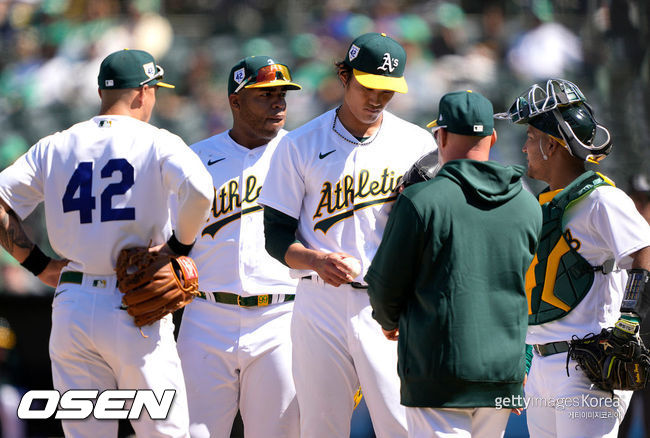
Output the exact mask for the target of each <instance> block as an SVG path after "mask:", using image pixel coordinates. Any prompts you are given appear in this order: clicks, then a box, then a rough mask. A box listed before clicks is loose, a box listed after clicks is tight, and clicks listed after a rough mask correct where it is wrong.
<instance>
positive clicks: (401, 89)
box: [352, 68, 409, 93]
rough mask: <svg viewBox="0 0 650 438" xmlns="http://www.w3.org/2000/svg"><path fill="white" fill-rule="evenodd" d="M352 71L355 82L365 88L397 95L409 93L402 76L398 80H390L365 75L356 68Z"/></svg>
mask: <svg viewBox="0 0 650 438" xmlns="http://www.w3.org/2000/svg"><path fill="white" fill-rule="evenodd" d="M352 71H353V72H354V77H355V78H357V81H359V83H360V84H361V85H363V86H364V87H366V88H372V89H374V90H388V91H395V92H397V93H407V92H408V91H409V87H408V85H407V84H406V79H404V76H402V77H400V78H391V77H389V76H382V75H373V74H370V73H365V72H362V71H360V70H357V69H356V68H355V69H353V70H352Z"/></svg>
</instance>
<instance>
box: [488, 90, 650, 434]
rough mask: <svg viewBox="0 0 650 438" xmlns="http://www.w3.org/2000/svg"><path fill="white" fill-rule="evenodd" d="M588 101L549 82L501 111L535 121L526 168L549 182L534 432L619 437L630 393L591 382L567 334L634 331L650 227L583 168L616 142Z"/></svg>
mask: <svg viewBox="0 0 650 438" xmlns="http://www.w3.org/2000/svg"><path fill="white" fill-rule="evenodd" d="M585 101H586V99H585V97H584V95H583V94H582V92H581V91H580V89H579V88H578V87H577V86H576V85H575V84H573V83H571V82H569V81H565V80H562V79H551V80H549V81H547V83H546V84H545V86H544V85H542V86H539V85H537V84H534V85H533V86H532V87H531V88H530V89H529V90H527V91H526V92H525V93H523V94H522V95H521V96H520V97H519V98H517V100H516V101H515V103H514V104H513V105H512V107H511V108H510V110H509V111H508V112H506V113H501V114H498V115H496V117H498V118H506V119H511V120H512V121H513V122H515V123H520V124H527V125H528V132H527V138H526V142H525V144H524V147H523V152H524V153H526V155H527V157H528V175H529V176H530V177H532V178H535V179H539V180H542V181H545V182H546V183H548V185H549V187H548V189H546V190H545V191H543V192H542V193H540V195H539V203H540V205H541V206H542V212H543V215H544V224H543V231H542V234H541V237H540V242H539V246H538V250H537V253H536V255H535V258H534V259H533V263H532V264H531V266H530V268H529V271H528V273H527V274H526V294H527V296H528V301H529V308H528V314H529V328H528V333H527V337H526V342H527V343H528V344H531V345H532V347H533V348H532V350H533V351H534V353H532V354H531V356H532V358H531V361H532V364H531V366H530V371H529V375H528V380H527V383H526V388H525V389H526V395H527V398H528V399H529V406H528V408H527V409H528V415H527V417H528V429H529V431H530V434H531V436H534V437H551V436H559V437H577V436H581V437H602V436H607V437H615V436H616V435H617V430H618V427H619V424H620V421H621V419H622V417H623V416H624V414H625V411H626V410H627V407H628V403H629V400H630V397H631V394H632V392H631V391H618V390H615V391H613V392H608V391H603V390H601V389H599V388H597V387H596V386H595V385H594V384H592V382H591V381H590V380H589V379H588V378H587V377H586V375H585V372H584V371H583V370H582V369H580V368H576V361H574V360H573V359H572V358H567V352H568V351H569V346H570V343H569V341H572V339H573V338H574V337H576V338H583V337H585V336H587V335H589V334H590V333H595V334H597V333H600V332H601V329H603V328H607V327H612V326H614V327H615V330H617V331H618V332H619V334H620V336H636V332H638V325H639V320H640V318H642V317H643V316H645V315H644V314H645V313H646V311H645V309H644V306H643V305H642V299H637V298H638V297H636V298H635V297H634V296H633V295H634V294H633V292H634V290H635V289H636V288H637V286H638V285H642V284H644V283H646V281H647V276H648V269H650V246H649V245H650V226H648V224H647V222H646V221H645V220H644V219H643V217H641V215H640V214H639V213H638V212H637V211H636V209H635V207H634V203H633V202H632V200H631V199H630V198H629V197H628V196H627V195H626V194H625V193H624V192H623V191H622V190H619V189H618V188H616V187H614V185H613V183H612V182H611V181H610V180H608V179H607V178H606V177H604V176H603V175H601V174H598V173H595V172H593V171H586V170H585V164H586V162H592V163H597V162H599V161H601V160H603V159H604V158H605V157H606V156H607V155H608V154H609V152H610V151H611V147H612V145H611V142H610V136H609V132H608V131H607V129H606V128H605V127H603V126H602V125H600V124H598V123H597V122H596V119H595V117H594V114H593V112H592V110H591V108H590V107H589V106H588V105H587V104H586V103H585ZM597 134H598V135H597ZM600 138H602V140H598V141H597V139H600ZM631 268H632V269H631ZM626 270H628V271H626ZM628 279H629V280H630V281H628ZM647 293H648V291H647V290H646V291H645V293H644V295H645V296H646V300H645V301H646V303H647ZM567 372H568V374H569V376H567Z"/></svg>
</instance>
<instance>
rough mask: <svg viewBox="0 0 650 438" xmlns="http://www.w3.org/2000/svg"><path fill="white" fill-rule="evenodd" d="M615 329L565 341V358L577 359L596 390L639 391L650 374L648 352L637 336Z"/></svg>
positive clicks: (649, 355) (578, 366)
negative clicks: (618, 333)
mask: <svg viewBox="0 0 650 438" xmlns="http://www.w3.org/2000/svg"><path fill="white" fill-rule="evenodd" d="M615 331H616V328H608V329H603V330H602V331H601V332H600V334H598V335H595V334H593V333H592V334H589V335H587V336H585V337H584V338H578V337H577V336H574V337H573V339H572V340H571V342H570V343H569V352H568V355H567V375H568V374H569V358H571V359H573V360H575V361H576V362H577V364H578V365H577V366H576V368H580V369H581V370H582V371H583V372H584V373H585V375H586V376H587V377H588V378H589V380H591V381H592V382H593V383H595V384H596V386H598V387H599V388H600V389H603V390H605V391H612V390H615V389H622V390H633V391H634V390H639V389H643V388H645V387H646V384H647V383H648V375H650V354H649V352H648V349H647V348H646V347H645V345H643V342H642V341H641V339H639V337H638V336H632V337H627V338H626V337H621V336H617V335H616V333H615Z"/></svg>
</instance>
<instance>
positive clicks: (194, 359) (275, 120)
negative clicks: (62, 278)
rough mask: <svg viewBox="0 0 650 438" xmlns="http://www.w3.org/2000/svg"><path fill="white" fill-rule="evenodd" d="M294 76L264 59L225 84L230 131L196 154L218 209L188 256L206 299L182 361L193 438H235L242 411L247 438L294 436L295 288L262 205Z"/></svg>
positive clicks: (251, 60)
mask: <svg viewBox="0 0 650 438" xmlns="http://www.w3.org/2000/svg"><path fill="white" fill-rule="evenodd" d="M299 89H300V86H299V85H297V84H295V83H294V82H292V81H291V73H290V72H289V69H288V68H287V67H286V66H285V65H282V64H278V63H277V62H276V61H274V60H273V59H271V58H270V57H268V56H251V57H247V58H244V59H242V60H241V61H239V62H238V63H237V64H236V65H235V66H234V67H233V68H232V70H231V72H230V75H229V79H228V101H229V103H230V109H231V111H232V115H233V126H232V129H230V130H229V131H227V132H223V133H221V134H218V135H215V136H213V137H210V138H208V139H206V140H203V141H201V142H199V143H196V144H194V145H192V149H193V150H194V151H195V152H196V153H197V154H198V156H199V157H200V158H201V160H202V161H203V163H204V165H205V166H206V168H207V169H208V171H209V172H210V174H211V175H212V181H213V185H214V193H215V197H214V203H213V204H212V209H211V210H210V216H209V218H208V221H207V222H206V223H205V224H204V225H203V226H202V228H201V230H200V232H199V235H198V237H197V241H196V245H195V246H194V248H193V249H192V252H191V256H192V258H193V259H194V260H195V262H196V264H197V267H198V270H199V287H200V290H201V295H199V297H200V298H201V299H197V300H194V301H193V302H192V303H191V304H190V305H189V307H187V308H186V309H185V312H184V314H183V322H182V324H181V329H180V333H179V338H178V352H179V355H180V357H181V363H182V365H183V372H184V374H185V376H186V385H187V390H188V401H189V410H190V423H191V426H190V431H191V434H192V437H224V438H227V437H229V436H230V429H231V427H232V424H233V419H234V418H235V414H236V413H237V408H238V407H239V410H240V411H241V416H242V419H243V422H244V429H245V431H246V436H247V437H260V438H262V437H267V438H272V437H277V438H286V437H297V436H298V432H299V419H298V402H297V400H296V391H295V388H294V385H293V380H292V377H291V339H290V336H289V327H290V323H291V312H292V309H293V299H294V297H295V290H296V283H297V280H295V279H292V278H291V277H290V276H289V268H287V267H286V266H284V265H282V264H281V263H280V262H278V261H277V260H275V259H273V258H272V257H271V256H269V255H268V254H267V253H266V251H265V250H264V246H263V245H264V238H263V233H264V230H263V214H262V207H261V206H260V205H258V204H257V197H258V196H259V193H260V189H261V188H262V184H263V183H264V178H265V177H266V173H267V171H268V169H269V163H270V160H271V155H272V154H273V152H274V151H275V148H276V146H277V144H278V141H280V139H281V138H282V137H283V136H284V135H285V134H286V131H285V130H284V129H282V127H283V126H284V122H285V117H286V109H287V105H286V102H285V95H286V94H287V90H299Z"/></svg>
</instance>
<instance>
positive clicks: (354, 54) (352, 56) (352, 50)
mask: <svg viewBox="0 0 650 438" xmlns="http://www.w3.org/2000/svg"><path fill="white" fill-rule="evenodd" d="M359 50H361V49H359V48H358V47H357V46H355V45H354V44H352V46H350V51H349V52H348V58H350V61H354V59H355V58H356V57H357V56H359Z"/></svg>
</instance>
